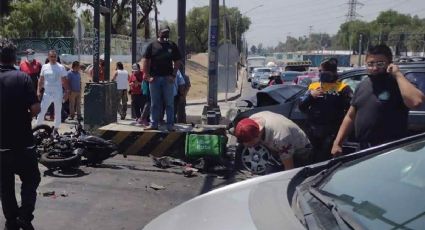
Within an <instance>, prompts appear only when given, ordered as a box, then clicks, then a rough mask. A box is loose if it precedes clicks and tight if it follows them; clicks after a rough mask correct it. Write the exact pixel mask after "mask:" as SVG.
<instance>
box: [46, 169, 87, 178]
mask: <svg viewBox="0 0 425 230" xmlns="http://www.w3.org/2000/svg"><path fill="white" fill-rule="evenodd" d="M87 175H89V173H87V172H84V171H83V170H81V169H79V168H70V169H48V170H46V171H44V173H43V176H51V177H58V178H77V177H83V176H87Z"/></svg>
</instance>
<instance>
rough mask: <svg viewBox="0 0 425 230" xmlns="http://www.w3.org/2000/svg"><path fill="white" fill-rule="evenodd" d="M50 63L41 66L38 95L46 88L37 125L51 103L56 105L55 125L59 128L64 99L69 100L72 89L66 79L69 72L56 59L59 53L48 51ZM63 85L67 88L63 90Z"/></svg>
mask: <svg viewBox="0 0 425 230" xmlns="http://www.w3.org/2000/svg"><path fill="white" fill-rule="evenodd" d="M48 59H49V63H47V64H44V65H43V67H42V68H41V72H40V79H39V81H38V88H37V96H38V98H41V89H42V88H44V93H43V99H42V101H41V112H40V113H39V114H38V116H37V122H36V125H40V124H41V123H42V122H43V120H44V115H45V114H46V112H47V109H48V108H49V106H50V104H51V103H52V102H53V105H54V107H55V115H56V116H55V121H54V127H55V129H56V130H57V129H58V128H59V126H60V124H61V121H62V118H61V111H62V100H67V98H68V96H69V93H70V90H69V85H68V81H67V79H66V76H67V72H66V69H65V67H64V66H63V65H61V64H60V63H58V62H57V61H56V59H57V53H56V51H55V50H50V51H49V53H48ZM62 87H63V88H64V89H65V93H64V92H63V89H62Z"/></svg>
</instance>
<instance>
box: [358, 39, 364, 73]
mask: <svg viewBox="0 0 425 230" xmlns="http://www.w3.org/2000/svg"><path fill="white" fill-rule="evenodd" d="M362 42H363V34H360V38H359V61H358V65H359V67H360V66H362Z"/></svg>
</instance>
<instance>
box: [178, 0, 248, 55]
mask: <svg viewBox="0 0 425 230" xmlns="http://www.w3.org/2000/svg"><path fill="white" fill-rule="evenodd" d="M226 13H227V16H228V19H229V25H230V28H229V31H228V33H229V37H230V38H232V41H231V42H232V43H233V44H235V43H236V40H238V42H237V43H238V44H242V41H241V35H242V34H243V33H244V32H245V31H247V30H248V28H249V25H250V24H251V21H250V19H249V18H248V17H245V16H242V14H241V12H240V11H239V9H238V8H236V7H232V8H227V9H226ZM223 15H224V8H223V7H220V19H219V22H220V23H219V40H220V41H223V40H224V34H223V32H224V31H223V18H224V17H223ZM208 29H209V7H208V6H204V7H196V8H193V9H192V10H191V11H190V12H189V13H188V15H187V17H186V44H187V47H188V50H189V51H191V52H206V51H207V49H208Z"/></svg>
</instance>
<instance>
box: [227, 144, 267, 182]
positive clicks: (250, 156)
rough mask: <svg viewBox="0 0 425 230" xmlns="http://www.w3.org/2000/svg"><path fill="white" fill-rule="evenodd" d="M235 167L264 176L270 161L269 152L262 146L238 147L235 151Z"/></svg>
mask: <svg viewBox="0 0 425 230" xmlns="http://www.w3.org/2000/svg"><path fill="white" fill-rule="evenodd" d="M235 158H236V159H235V164H236V165H235V166H236V168H237V169H240V170H248V171H250V172H251V173H253V174H259V175H261V174H264V173H265V172H266V169H267V167H268V165H269V162H270V161H271V160H272V156H271V153H270V151H269V150H268V149H267V148H266V147H265V146H264V145H261V144H259V145H257V146H255V147H249V148H248V147H244V146H243V145H239V146H238V148H237V150H236V157H235Z"/></svg>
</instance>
